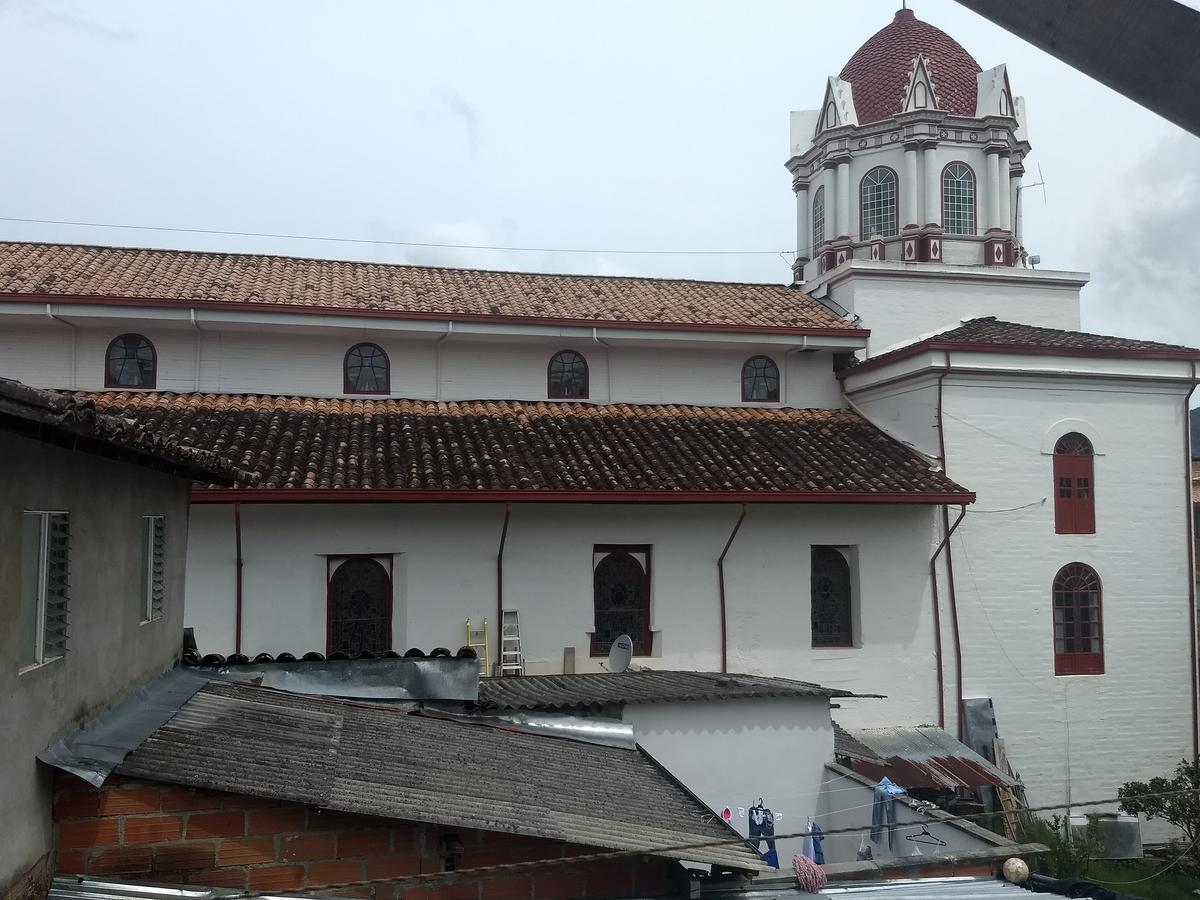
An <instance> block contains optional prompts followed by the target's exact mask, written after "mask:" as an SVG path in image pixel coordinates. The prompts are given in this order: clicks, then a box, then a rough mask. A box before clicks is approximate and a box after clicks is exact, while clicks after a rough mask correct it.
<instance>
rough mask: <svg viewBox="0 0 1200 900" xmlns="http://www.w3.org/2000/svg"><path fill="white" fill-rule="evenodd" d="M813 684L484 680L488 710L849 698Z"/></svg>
mask: <svg viewBox="0 0 1200 900" xmlns="http://www.w3.org/2000/svg"><path fill="white" fill-rule="evenodd" d="M849 696H853V695H852V694H851V692H850V691H842V690H838V689H836V688H827V687H823V686H822V685H819V684H813V683H812V682H809V681H793V680H792V679H790V678H770V677H767V676H764V675H734V674H729V673H723V672H619V673H618V672H593V673H584V674H578V675H526V676H523V677H520V678H485V679H483V680H481V681H480V682H479V703H480V706H482V707H483V708H485V709H501V710H504V709H586V708H596V707H603V706H609V705H614V704H625V703H675V702H680V701H689V700H741V699H747V698H754V697H849Z"/></svg>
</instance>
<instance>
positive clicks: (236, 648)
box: [233, 500, 242, 653]
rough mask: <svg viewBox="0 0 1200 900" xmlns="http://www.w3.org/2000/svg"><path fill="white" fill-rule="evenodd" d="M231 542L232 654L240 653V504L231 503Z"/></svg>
mask: <svg viewBox="0 0 1200 900" xmlns="http://www.w3.org/2000/svg"><path fill="white" fill-rule="evenodd" d="M233 541H234V545H235V548H236V551H237V560H236V563H235V566H234V604H235V612H234V626H233V629H234V630H233V652H234V653H241V652H242V504H241V503H240V502H239V501H236V500H235V501H234V503H233Z"/></svg>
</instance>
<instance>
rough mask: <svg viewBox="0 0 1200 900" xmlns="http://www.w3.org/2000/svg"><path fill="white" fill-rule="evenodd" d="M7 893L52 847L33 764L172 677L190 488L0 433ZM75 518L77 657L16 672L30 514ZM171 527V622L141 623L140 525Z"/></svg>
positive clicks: (45, 797)
mask: <svg viewBox="0 0 1200 900" xmlns="http://www.w3.org/2000/svg"><path fill="white" fill-rule="evenodd" d="M0 459H3V460H4V478H3V479H0V535H2V536H3V537H2V539H0V660H3V661H4V662H3V664H0V697H2V698H3V703H4V715H3V720H4V727H3V728H0V759H3V760H4V765H3V766H2V767H0V822H3V823H4V825H3V827H2V829H0V830H2V832H3V840H0V891H3V889H4V888H5V886H6V885H7V884H8V883H9V882H10V881H11V880H12V879H13V878H14V877H16V876H18V875H20V874H21V873H22V872H23V871H25V870H26V869H27V868H28V867H29V866H30V865H32V864H33V863H35V862H36V861H37V860H38V859H39V857H41V856H43V855H44V854H45V853H47V852H48V851H49V850H51V849H52V844H51V840H52V834H51V823H50V799H51V796H50V781H51V779H50V775H49V773H48V772H47V771H46V770H44V769H43V768H41V767H40V764H39V763H38V762H37V760H36V759H35V754H37V753H38V752H40V751H41V750H43V749H45V748H46V747H47V746H48V745H49V744H51V743H52V742H53V741H55V740H57V739H58V738H60V737H62V736H63V735H64V734H67V733H69V732H71V731H73V730H75V729H77V728H78V727H80V726H81V725H82V724H83V723H84V722H86V721H87V720H89V719H91V718H92V717H94V716H95V715H97V714H98V713H100V712H102V711H103V710H104V709H105V708H107V707H108V706H109V705H110V704H111V703H113V702H114V701H115V700H117V699H118V698H119V697H120V696H121V695H122V694H124V693H125V692H126V691H128V690H130V689H131V688H134V687H136V686H138V685H140V684H142V683H144V682H145V681H147V680H149V679H150V678H152V677H154V676H155V675H157V674H158V673H159V672H161V671H162V670H163V669H165V668H167V667H169V666H170V665H171V663H172V661H173V660H174V659H175V658H176V656H177V654H178V652H179V647H180V642H181V637H182V634H181V629H182V626H183V585H184V575H183V565H184V559H185V547H186V544H187V530H188V522H187V511H188V482H187V481H185V480H183V479H178V478H174V477H171V476H168V475H160V474H157V473H155V472H151V471H148V470H146V469H142V468H140V467H135V466H132V465H126V464H124V463H118V462H112V461H109V460H105V459H100V458H98V457H94V456H90V455H85V454H82V453H72V452H70V451H67V450H62V449H59V448H56V447H51V446H49V445H46V444H42V443H40V442H37V441H32V440H28V439H26V438H23V437H18V436H15V435H11V434H8V433H0ZM24 510H47V511H65V512H68V513H70V549H69V564H68V580H69V585H70V589H69V595H68V596H69V601H68V621H69V632H68V639H67V653H66V655H65V656H64V657H62V658H60V659H56V660H52V661H50V662H47V663H45V664H43V665H41V666H38V667H36V668H32V669H28V670H26V671H24V672H20V671H18V667H17V662H16V660H17V659H18V656H19V654H18V646H17V641H18V639H19V635H20V629H19V622H20V614H21V600H20V586H21V572H20V567H21V542H20V539H19V535H20V534H21V514H22V512H23V511H24ZM144 515H163V516H165V517H166V521H165V527H166V559H165V573H164V574H165V597H164V606H163V609H164V615H163V617H162V618H161V619H157V620H155V621H153V622H150V623H146V624H143V623H142V616H143V606H142V599H141V596H140V589H141V565H142V546H143V542H144V538H143V531H142V527H143V525H142V516H144Z"/></svg>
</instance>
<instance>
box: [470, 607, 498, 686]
mask: <svg viewBox="0 0 1200 900" xmlns="http://www.w3.org/2000/svg"><path fill="white" fill-rule="evenodd" d="M467 646H468V647H470V648H471V649H472V650H474V651H475V655H476V656H477V657H478V658H479V677H480V678H487V677H488V676H489V675H491V674H492V655H491V651H490V650H489V649H488V624H487V619H484V620H483V627H482V628H472V627H471V620H470V619H467Z"/></svg>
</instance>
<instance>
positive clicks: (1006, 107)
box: [1000, 91, 1012, 116]
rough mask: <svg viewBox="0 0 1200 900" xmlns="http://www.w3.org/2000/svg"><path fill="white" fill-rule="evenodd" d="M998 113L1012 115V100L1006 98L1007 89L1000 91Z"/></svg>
mask: <svg viewBox="0 0 1200 900" xmlns="http://www.w3.org/2000/svg"><path fill="white" fill-rule="evenodd" d="M1000 115H1002V116H1011V115H1012V101H1011V100H1009V99H1008V91H1001V92H1000Z"/></svg>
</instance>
